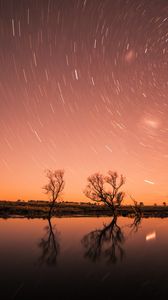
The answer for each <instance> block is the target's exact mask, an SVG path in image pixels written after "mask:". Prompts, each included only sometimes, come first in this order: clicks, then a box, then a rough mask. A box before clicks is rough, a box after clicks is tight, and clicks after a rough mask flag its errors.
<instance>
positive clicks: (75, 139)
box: [0, 0, 168, 204]
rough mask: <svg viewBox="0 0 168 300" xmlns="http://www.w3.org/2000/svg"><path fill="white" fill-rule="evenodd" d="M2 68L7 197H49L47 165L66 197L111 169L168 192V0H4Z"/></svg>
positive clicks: (0, 155) (145, 194)
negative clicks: (58, 172)
mask: <svg viewBox="0 0 168 300" xmlns="http://www.w3.org/2000/svg"><path fill="white" fill-rule="evenodd" d="M0 68H1V72H0V170H1V173H0V185H1V189H0V198H1V199H9V200H10V199H12V200H16V199H19V198H21V199H25V200H27V199H46V196H45V195H44V194H43V192H42V186H43V185H44V184H45V182H46V178H45V173H44V171H45V169H48V168H52V169H58V168H61V169H64V170H65V180H66V188H65V193H64V199H65V200H69V201H73V200H74V201H83V200H86V201H88V200H87V199H86V198H85V196H84V195H83V193H82V191H83V189H84V187H85V185H86V178H87V177H88V176H89V175H90V174H92V173H94V172H96V171H100V172H105V173H106V172H107V170H109V169H111V170H117V171H118V172H119V173H122V174H124V176H126V178H127V182H126V185H125V191H126V193H127V194H131V195H133V196H134V198H136V199H137V200H138V201H144V203H151V204H153V203H154V202H157V201H158V203H162V202H163V201H166V200H167V199H168V189H167V175H168V171H167V170H168V119H167V116H168V75H167V74H168V2H167V0H165V1H164V0H162V1H160V0H149V1H145V0H141V1H140V0H116V1H112V0H70V1H66V0H48V1H47V0H27V1H26V0H25V1H24V0H16V1H14V0H13V1H12V0H8V1H5V0H1V1H0ZM151 183H152V184H151Z"/></svg>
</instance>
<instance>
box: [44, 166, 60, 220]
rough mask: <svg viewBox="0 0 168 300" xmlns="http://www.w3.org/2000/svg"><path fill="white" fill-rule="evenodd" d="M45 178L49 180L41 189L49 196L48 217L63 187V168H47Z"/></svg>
mask: <svg viewBox="0 0 168 300" xmlns="http://www.w3.org/2000/svg"><path fill="white" fill-rule="evenodd" d="M46 176H47V178H48V180H49V182H48V184H46V185H45V186H44V187H43V189H44V190H45V193H46V194H49V196H50V210H49V218H50V217H51V214H52V210H53V208H54V205H55V203H56V201H57V200H58V199H59V197H60V195H61V193H62V191H63V189H64V187H65V181H64V171H63V170H55V171H52V170H47V175H46Z"/></svg>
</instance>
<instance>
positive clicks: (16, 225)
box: [0, 217, 168, 300]
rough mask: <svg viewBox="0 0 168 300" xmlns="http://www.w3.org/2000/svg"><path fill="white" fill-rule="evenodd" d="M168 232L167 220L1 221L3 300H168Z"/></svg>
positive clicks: (61, 219) (0, 285)
mask: <svg viewBox="0 0 168 300" xmlns="http://www.w3.org/2000/svg"><path fill="white" fill-rule="evenodd" d="M167 231H168V219H166V218H165V219H160V218H148V219H141V220H134V219H132V218H123V217H118V218H117V219H116V220H114V219H112V218H110V217H99V218H96V217H76V218H52V219H51V220H42V219H29V220H28V219H22V218H20V219H19V218H13V219H7V220H4V219H0V237H1V238H0V297H1V299H22V300H24V299H30V300H31V299H39V298H41V299H50V298H51V299H83V298H85V299H114V296H117V297H118V298H120V296H125V298H126V297H127V299H128V297H129V299H130V298H131V299H137V298H139V299H142V298H145V297H152V298H153V299H154V298H156V299H168V238H167V235H168V234H167ZM166 295H167V296H166Z"/></svg>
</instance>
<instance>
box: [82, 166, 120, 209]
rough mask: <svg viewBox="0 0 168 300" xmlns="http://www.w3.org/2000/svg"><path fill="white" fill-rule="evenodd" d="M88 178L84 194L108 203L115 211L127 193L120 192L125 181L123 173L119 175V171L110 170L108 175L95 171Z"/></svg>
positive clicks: (97, 200)
mask: <svg viewBox="0 0 168 300" xmlns="http://www.w3.org/2000/svg"><path fill="white" fill-rule="evenodd" d="M87 180H88V185H87V186H86V189H85V191H84V194H85V195H86V196H87V197H88V198H90V199H91V200H93V201H96V202H102V203H104V204H106V205H107V206H108V207H110V208H111V210H112V212H113V213H115V212H116V210H117V208H118V207H120V206H121V202H122V201H123V199H124V195H125V194H124V193H123V192H119V189H120V188H121V186H122V185H123V184H124V183H125V178H124V177H123V175H120V176H119V175H118V174H117V172H112V171H108V175H107V176H103V175H102V174H99V173H95V174H93V175H91V176H90V177H88V179H87ZM106 186H109V190H107V189H106Z"/></svg>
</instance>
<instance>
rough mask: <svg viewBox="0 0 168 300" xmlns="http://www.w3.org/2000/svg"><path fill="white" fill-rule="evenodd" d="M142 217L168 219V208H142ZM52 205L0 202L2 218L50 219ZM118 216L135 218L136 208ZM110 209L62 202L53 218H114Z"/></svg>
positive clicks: (125, 208) (126, 207)
mask: <svg viewBox="0 0 168 300" xmlns="http://www.w3.org/2000/svg"><path fill="white" fill-rule="evenodd" d="M140 209H141V213H142V217H168V206H142V205H140ZM49 210H50V203H49V202H48V201H33V200H30V201H28V202H24V201H20V200H19V201H0V217H2V218H9V217H14V216H20V217H27V218H48V213H49ZM117 213H118V215H121V216H133V215H134V207H133V206H132V205H123V206H121V207H120V208H118V209H117ZM112 215H113V213H112V211H111V209H110V208H108V207H106V206H105V205H98V204H96V203H93V204H92V203H78V202H60V203H57V204H56V205H55V206H54V208H53V211H52V216H57V217H63V216H68V217H69V216H112Z"/></svg>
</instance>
